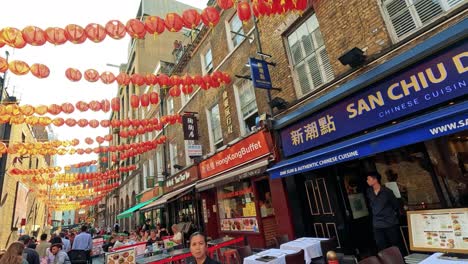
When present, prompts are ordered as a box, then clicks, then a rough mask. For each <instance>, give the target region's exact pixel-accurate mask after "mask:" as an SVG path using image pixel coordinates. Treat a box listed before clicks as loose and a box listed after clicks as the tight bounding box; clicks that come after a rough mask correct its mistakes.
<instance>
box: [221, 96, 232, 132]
mask: <svg viewBox="0 0 468 264" xmlns="http://www.w3.org/2000/svg"><path fill="white" fill-rule="evenodd" d="M223 106H224V117H225V120H226V128H227V133H228V134H232V132H233V131H234V130H233V126H232V115H231V106H230V104H229V97H228V93H227V91H224V92H223Z"/></svg>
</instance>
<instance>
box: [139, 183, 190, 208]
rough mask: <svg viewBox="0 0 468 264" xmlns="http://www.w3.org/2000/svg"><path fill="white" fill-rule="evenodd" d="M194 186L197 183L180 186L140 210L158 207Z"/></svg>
mask: <svg viewBox="0 0 468 264" xmlns="http://www.w3.org/2000/svg"><path fill="white" fill-rule="evenodd" d="M194 186H195V183H193V184H190V185H187V186H185V187H183V188H180V189H178V190H175V191H173V192H170V193H167V194H164V195H163V196H162V197H161V198H160V199H158V200H156V201H154V202H152V203H150V204H148V205H146V206H144V207H142V208H141V209H140V210H141V211H148V210H151V209H156V208H158V207H161V206H163V205H164V204H166V203H167V202H169V201H170V200H171V199H173V198H175V197H177V196H179V195H180V194H182V193H184V192H186V191H188V190H190V189H191V188H193V187H194Z"/></svg>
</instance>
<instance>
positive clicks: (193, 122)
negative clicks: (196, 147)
mask: <svg viewBox="0 0 468 264" xmlns="http://www.w3.org/2000/svg"><path fill="white" fill-rule="evenodd" d="M182 126H183V129H184V140H198V123H197V119H196V118H195V116H194V115H183V116H182Z"/></svg>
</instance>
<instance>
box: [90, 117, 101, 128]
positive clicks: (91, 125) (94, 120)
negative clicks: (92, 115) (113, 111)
mask: <svg viewBox="0 0 468 264" xmlns="http://www.w3.org/2000/svg"><path fill="white" fill-rule="evenodd" d="M89 126H90V127H92V128H96V127H98V126H99V121H97V120H96V119H91V120H89Z"/></svg>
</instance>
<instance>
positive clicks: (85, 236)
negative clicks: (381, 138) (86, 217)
mask: <svg viewBox="0 0 468 264" xmlns="http://www.w3.org/2000/svg"><path fill="white" fill-rule="evenodd" d="M86 231H88V227H87V226H86V225H83V226H82V227H81V232H80V233H79V234H78V235H77V236H76V237H75V240H74V241H73V246H72V250H84V251H86V257H87V261H88V263H91V249H92V248H93V239H92V238H91V234H89V233H87V232H86Z"/></svg>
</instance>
